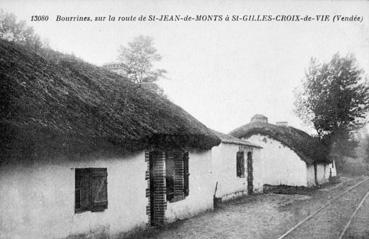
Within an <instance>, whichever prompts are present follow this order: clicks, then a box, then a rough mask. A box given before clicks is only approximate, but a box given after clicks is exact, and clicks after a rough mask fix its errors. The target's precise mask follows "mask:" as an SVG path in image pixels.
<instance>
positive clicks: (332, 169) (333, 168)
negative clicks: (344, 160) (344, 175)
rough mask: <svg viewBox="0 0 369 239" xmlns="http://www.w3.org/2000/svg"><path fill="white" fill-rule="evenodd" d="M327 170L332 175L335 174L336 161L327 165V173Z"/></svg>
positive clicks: (334, 175)
mask: <svg viewBox="0 0 369 239" xmlns="http://www.w3.org/2000/svg"><path fill="white" fill-rule="evenodd" d="M329 172H331V173H332V177H336V176H337V170H336V163H335V162H334V160H333V161H332V163H330V164H329V165H328V174H329Z"/></svg>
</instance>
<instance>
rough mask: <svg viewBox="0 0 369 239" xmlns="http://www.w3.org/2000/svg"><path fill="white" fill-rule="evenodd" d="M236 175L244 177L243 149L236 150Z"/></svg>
mask: <svg viewBox="0 0 369 239" xmlns="http://www.w3.org/2000/svg"><path fill="white" fill-rule="evenodd" d="M236 167H237V177H241V178H243V177H245V155H244V152H243V151H239V152H237V165H236Z"/></svg>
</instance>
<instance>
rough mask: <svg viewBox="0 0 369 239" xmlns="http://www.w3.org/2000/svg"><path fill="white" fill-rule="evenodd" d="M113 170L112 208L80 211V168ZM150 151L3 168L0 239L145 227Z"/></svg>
mask: <svg viewBox="0 0 369 239" xmlns="http://www.w3.org/2000/svg"><path fill="white" fill-rule="evenodd" d="M83 167H103V168H107V172H108V209H106V210H105V211H103V212H83V213H78V214H75V213H74V197H75V191H74V190H75V170H74V169H75V168H83ZM146 169H147V164H146V162H145V158H144V153H139V154H135V155H132V156H128V157H126V158H110V159H106V158H104V159H103V158H99V157H96V158H95V159H91V160H88V161H87V160H86V161H69V160H68V159H67V158H58V159H55V160H53V161H45V160H41V161H36V162H34V163H28V164H25V163H21V164H19V165H6V166H2V167H1V168H0V212H1V214H0V232H1V233H0V238H1V239H3V238H4V239H5V238H63V237H66V236H68V235H74V234H79V233H94V232H102V231H105V232H106V233H108V234H111V235H112V234H115V233H119V232H124V231H128V230H130V229H133V228H134V227H137V226H144V225H145V224H146V223H147V221H148V217H147V215H146V205H147V198H146V197H145V189H146V187H147V182H146V181H145V171H146Z"/></svg>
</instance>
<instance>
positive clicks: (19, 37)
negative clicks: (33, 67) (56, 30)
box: [0, 9, 42, 51]
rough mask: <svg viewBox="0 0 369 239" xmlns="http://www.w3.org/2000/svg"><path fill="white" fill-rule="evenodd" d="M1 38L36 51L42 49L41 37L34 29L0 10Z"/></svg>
mask: <svg viewBox="0 0 369 239" xmlns="http://www.w3.org/2000/svg"><path fill="white" fill-rule="evenodd" d="M0 38H2V39H5V40H7V41H13V42H16V43H19V44H22V45H25V46H27V47H29V48H31V49H33V50H35V51H38V50H40V49H41V48H42V42H41V40H40V37H39V36H38V35H37V34H35V32H34V30H33V28H32V27H29V26H27V25H26V22H25V21H19V22H17V18H16V16H15V15H14V14H12V13H6V12H4V11H3V10H2V9H0Z"/></svg>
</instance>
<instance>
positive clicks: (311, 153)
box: [230, 122, 329, 164]
mask: <svg viewBox="0 0 369 239" xmlns="http://www.w3.org/2000/svg"><path fill="white" fill-rule="evenodd" d="M230 134H231V135H233V136H234V137H237V138H248V137H250V136H252V135H257V134H260V135H267V136H269V137H270V138H272V139H275V140H277V141H279V142H281V143H282V144H283V145H285V146H287V147H289V148H290V149H292V150H293V151H294V152H296V154H297V155H299V156H300V157H301V158H302V159H303V160H304V161H305V162H306V163H308V164H311V163H313V162H322V163H328V162H329V160H328V158H327V154H328V149H327V148H326V147H324V146H323V145H322V144H321V143H320V141H319V139H318V138H315V137H312V136H310V135H309V134H307V133H305V132H304V131H302V130H299V129H296V128H294V127H290V126H278V125H274V124H269V123H263V122H252V123H249V124H246V125H244V126H241V127H239V128H237V129H235V130H233V131H232V132H231V133H230Z"/></svg>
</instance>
